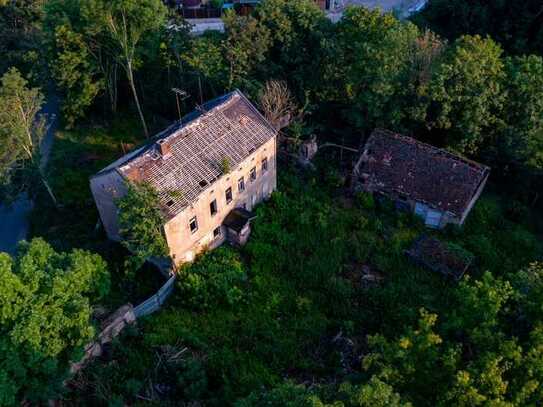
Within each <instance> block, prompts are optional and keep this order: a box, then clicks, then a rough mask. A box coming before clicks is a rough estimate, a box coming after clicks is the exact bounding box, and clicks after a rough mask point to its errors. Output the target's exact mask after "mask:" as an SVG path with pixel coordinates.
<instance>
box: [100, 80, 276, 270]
mask: <svg viewBox="0 0 543 407" xmlns="http://www.w3.org/2000/svg"><path fill="white" fill-rule="evenodd" d="M276 143H277V130H276V129H275V128H274V127H273V126H272V125H271V124H270V123H269V122H268V121H267V120H266V119H265V118H264V117H263V116H262V115H261V114H260V113H259V112H258V110H257V109H256V108H255V107H254V106H253V105H252V104H251V103H250V102H249V100H248V99H247V98H245V96H244V95H243V94H242V93H241V92H239V91H234V92H231V93H229V94H227V95H224V96H221V97H219V98H217V99H214V100H212V101H210V102H208V103H206V104H204V105H203V106H202V107H201V108H200V109H199V110H197V111H194V112H192V113H191V114H189V115H187V116H186V117H184V118H183V120H181V121H179V122H176V123H174V124H173V125H172V126H170V127H169V128H168V129H166V130H164V131H163V132H162V133H160V134H158V135H157V136H156V137H155V138H154V139H153V140H152V141H150V142H149V143H148V144H147V145H145V146H143V147H140V148H139V149H137V150H135V151H134V152H132V153H129V154H127V155H126V156H124V157H121V158H120V159H119V160H117V161H115V162H114V163H112V164H110V165H109V166H108V167H106V168H104V169H103V170H102V171H100V172H99V173H98V174H96V175H95V176H93V177H92V178H91V180H90V187H91V191H92V194H93V197H94V200H95V202H96V206H97V208H98V211H99V213H100V218H101V220H102V224H103V225H104V228H105V230H106V232H107V235H108V237H109V238H110V239H112V240H116V241H119V240H121V236H120V234H119V225H118V209H117V206H116V203H115V202H116V200H117V199H118V198H120V197H122V196H123V195H124V194H125V193H126V190H127V188H126V183H127V182H135V183H138V182H146V183H148V184H149V185H151V186H152V187H153V188H155V190H156V191H157V194H158V197H159V201H160V202H159V204H160V209H161V211H162V213H163V215H164V219H165V222H164V226H163V231H164V236H165V238H166V241H167V243H168V246H169V249H170V255H171V257H172V259H173V260H174V261H175V263H178V264H179V263H182V262H186V261H192V260H193V259H194V257H195V255H196V254H198V253H199V252H201V251H202V250H204V249H206V248H209V249H212V248H215V247H217V246H219V245H220V244H222V243H224V241H225V240H229V241H230V242H232V243H233V244H243V243H244V242H245V241H246V240H247V238H248V234H249V232H250V220H251V219H252V218H253V215H252V214H251V213H250V211H251V210H252V209H253V208H254V207H255V206H256V205H257V204H258V203H260V202H262V201H263V200H265V199H266V198H268V197H269V196H270V195H271V193H272V192H273V191H274V190H275V189H276V187H277V182H276V177H277V165H276V152H277V145H276ZM236 208H238V209H239V210H237V211H233V210H234V209H236ZM241 209H245V210H246V211H241ZM229 214H232V217H234V218H235V219H236V228H237V230H234V229H233V228H232V227H225V225H224V221H225V219H226V218H227V216H228V215H229ZM234 215H239V216H238V217H237V218H236V217H235V216H234ZM232 217H230V218H229V219H232Z"/></svg>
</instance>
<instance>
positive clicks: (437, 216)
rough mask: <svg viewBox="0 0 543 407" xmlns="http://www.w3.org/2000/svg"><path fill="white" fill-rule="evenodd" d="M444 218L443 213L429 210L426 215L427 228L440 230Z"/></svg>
mask: <svg viewBox="0 0 543 407" xmlns="http://www.w3.org/2000/svg"><path fill="white" fill-rule="evenodd" d="M442 216H443V213H442V212H440V211H434V210H433V209H428V213H427V214H426V226H428V227H431V228H438V227H439V225H440V223H441V217H442Z"/></svg>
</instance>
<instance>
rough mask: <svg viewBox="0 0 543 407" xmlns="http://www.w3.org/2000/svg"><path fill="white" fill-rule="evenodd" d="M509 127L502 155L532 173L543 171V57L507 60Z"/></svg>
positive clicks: (506, 119) (503, 141)
mask: <svg viewBox="0 0 543 407" xmlns="http://www.w3.org/2000/svg"><path fill="white" fill-rule="evenodd" d="M505 70H506V73H507V76H506V84H507V85H506V86H507V98H506V100H505V105H506V108H505V109H504V119H505V122H506V126H505V129H504V132H503V136H502V138H501V139H500V140H499V141H500V142H501V143H502V151H501V153H502V154H503V155H505V156H506V161H508V162H510V163H512V164H516V165H519V166H523V167H526V168H528V169H530V170H537V171H542V170H543V58H542V57H539V56H536V55H530V56H522V57H513V58H507V60H506V63H505ZM507 158H508V159H507Z"/></svg>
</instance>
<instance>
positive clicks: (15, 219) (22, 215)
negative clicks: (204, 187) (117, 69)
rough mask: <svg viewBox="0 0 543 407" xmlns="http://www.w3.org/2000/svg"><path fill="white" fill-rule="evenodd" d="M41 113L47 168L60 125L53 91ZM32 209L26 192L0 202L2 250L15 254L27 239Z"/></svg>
mask: <svg viewBox="0 0 543 407" xmlns="http://www.w3.org/2000/svg"><path fill="white" fill-rule="evenodd" d="M41 114H46V115H47V119H48V122H49V123H48V125H49V127H48V129H47V133H46V134H45V136H44V138H43V140H42V144H41V151H42V159H41V163H40V165H41V166H42V168H45V166H46V165H47V161H48V160H49V155H50V154H51V147H52V146H53V141H54V139H55V132H56V130H57V127H58V114H59V101H58V98H57V96H56V95H55V93H54V92H53V91H51V92H50V94H49V95H48V97H47V101H46V104H45V105H44V107H43V109H42V111H41ZM31 211H32V201H31V200H29V199H28V198H27V195H26V194H23V195H21V196H20V197H19V198H18V199H17V201H15V202H14V203H13V204H12V205H11V206H6V205H4V204H1V203H0V252H7V253H11V254H13V253H14V252H15V249H16V248H17V243H18V242H19V241H20V240H23V239H26V236H27V234H28V216H29V215H30V212H31Z"/></svg>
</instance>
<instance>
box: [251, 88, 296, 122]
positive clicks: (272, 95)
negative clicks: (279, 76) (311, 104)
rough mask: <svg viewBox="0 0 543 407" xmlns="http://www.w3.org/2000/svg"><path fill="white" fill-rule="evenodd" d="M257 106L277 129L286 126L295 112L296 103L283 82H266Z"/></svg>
mask: <svg viewBox="0 0 543 407" xmlns="http://www.w3.org/2000/svg"><path fill="white" fill-rule="evenodd" d="M259 104H260V108H261V109H262V111H263V112H264V116H266V119H268V121H269V122H270V123H271V124H272V125H273V126H275V127H276V128H278V129H279V128H281V127H284V125H285V124H287V125H288V123H289V122H290V120H291V119H292V117H293V115H294V113H295V110H296V102H295V101H294V98H293V97H292V94H291V93H290V90H289V88H288V85H287V83H286V82H284V81H274V80H271V81H267V82H266V85H265V86H264V89H263V90H262V91H261V93H260V97H259ZM285 119H286V120H285Z"/></svg>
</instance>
